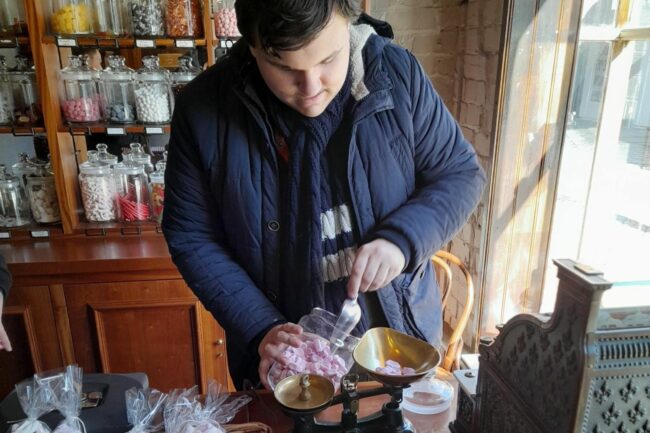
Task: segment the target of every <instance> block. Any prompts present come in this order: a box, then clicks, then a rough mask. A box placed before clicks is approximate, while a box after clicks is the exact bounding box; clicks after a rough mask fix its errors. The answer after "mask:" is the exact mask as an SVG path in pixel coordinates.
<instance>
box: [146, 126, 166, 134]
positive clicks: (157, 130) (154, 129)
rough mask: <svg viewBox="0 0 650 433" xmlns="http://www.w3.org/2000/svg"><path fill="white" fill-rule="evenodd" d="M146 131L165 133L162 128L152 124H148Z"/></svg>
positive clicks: (149, 132) (148, 132)
mask: <svg viewBox="0 0 650 433" xmlns="http://www.w3.org/2000/svg"><path fill="white" fill-rule="evenodd" d="M144 132H146V133H147V134H163V133H164V131H163V129H162V128H159V127H152V126H147V127H146V128H144Z"/></svg>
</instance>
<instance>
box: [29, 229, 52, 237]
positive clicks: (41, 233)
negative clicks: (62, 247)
mask: <svg viewBox="0 0 650 433" xmlns="http://www.w3.org/2000/svg"><path fill="white" fill-rule="evenodd" d="M31 234H32V237H33V238H49V237H50V232H48V231H47V230H33V231H32V232H31Z"/></svg>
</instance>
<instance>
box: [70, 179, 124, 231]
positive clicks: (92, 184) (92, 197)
mask: <svg viewBox="0 0 650 433" xmlns="http://www.w3.org/2000/svg"><path fill="white" fill-rule="evenodd" d="M79 184H80V188H81V201H82V202H83V206H84V212H85V214H86V219H87V220H88V221H112V220H115V219H116V218H117V212H116V210H117V207H116V205H115V184H114V182H113V179H112V178H110V177H108V176H107V177H101V176H97V177H91V176H87V177H85V178H84V179H82V180H81V181H80V182H79Z"/></svg>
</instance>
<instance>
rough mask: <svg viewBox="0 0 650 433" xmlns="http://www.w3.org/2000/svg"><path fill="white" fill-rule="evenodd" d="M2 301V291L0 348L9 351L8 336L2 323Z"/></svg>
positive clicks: (1, 303)
mask: <svg viewBox="0 0 650 433" xmlns="http://www.w3.org/2000/svg"><path fill="white" fill-rule="evenodd" d="M3 302H4V296H3V295H2V292H0V350H3V349H4V350H6V351H7V352H11V343H10V342H9V336H7V332H6V331H5V327H4V326H3V325H2V307H3Z"/></svg>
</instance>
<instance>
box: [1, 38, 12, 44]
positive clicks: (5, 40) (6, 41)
mask: <svg viewBox="0 0 650 433" xmlns="http://www.w3.org/2000/svg"><path fill="white" fill-rule="evenodd" d="M15 43H16V41H14V40H11V39H0V45H14V44H15Z"/></svg>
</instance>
